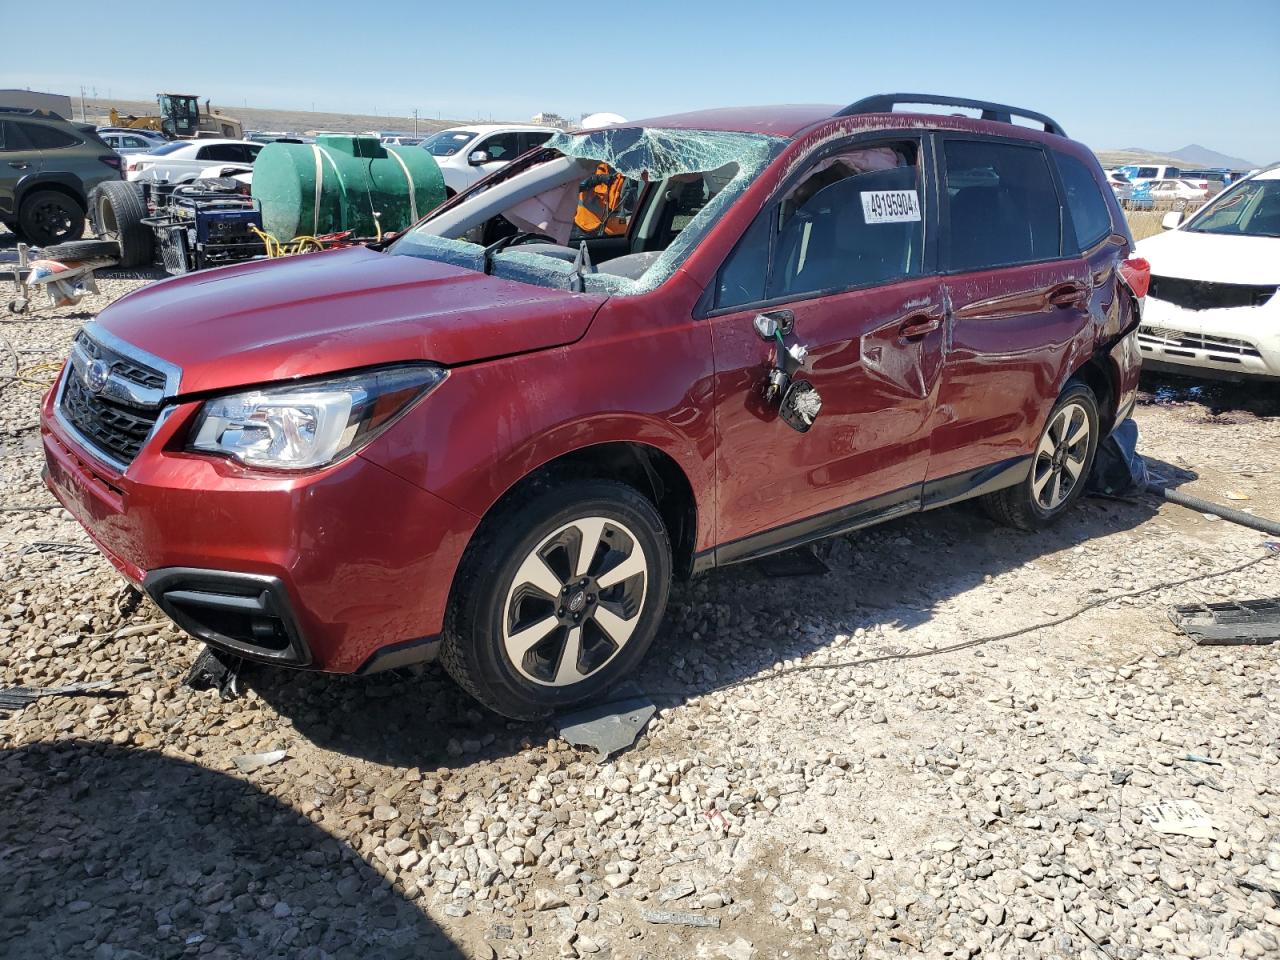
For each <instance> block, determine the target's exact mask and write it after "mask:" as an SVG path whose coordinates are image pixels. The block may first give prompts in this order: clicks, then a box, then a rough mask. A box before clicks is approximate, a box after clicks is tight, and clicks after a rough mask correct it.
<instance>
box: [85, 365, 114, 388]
mask: <svg viewBox="0 0 1280 960" xmlns="http://www.w3.org/2000/svg"><path fill="white" fill-rule="evenodd" d="M109 376H111V364H109V363H107V361H105V360H95V361H93V363H91V364H89V369H87V370H86V371H85V372H84V385H85V386H86V387H88V388H89V390H90V392H92V393H101V392H102V391H103V390H104V389H105V388H106V386H107V378H108V377H109Z"/></svg>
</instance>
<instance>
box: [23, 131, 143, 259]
mask: <svg viewBox="0 0 1280 960" xmlns="http://www.w3.org/2000/svg"><path fill="white" fill-rule="evenodd" d="M120 164H121V160H120V157H119V156H117V155H116V153H115V152H114V151H113V150H112V149H111V148H110V147H108V146H107V145H106V144H105V143H103V142H102V139H101V138H100V137H99V136H98V134H97V133H96V132H95V131H94V129H93V127H91V126H89V125H88V124H83V123H72V122H71V121H68V120H63V119H61V118H60V117H57V116H56V115H49V114H45V113H42V112H39V111H35V110H20V109H15V108H0V223H3V224H4V225H5V226H6V227H7V228H8V229H9V230H10V231H12V232H14V233H16V234H17V235H18V236H19V237H20V238H22V239H25V240H27V241H29V242H30V243H33V244H36V245H37V246H48V245H49V244H53V243H61V242H64V241H67V240H77V239H79V238H80V236H81V235H82V234H83V233H84V223H85V210H86V209H87V205H88V196H89V193H90V192H91V191H92V190H93V188H94V187H96V186H97V185H98V184H100V183H102V182H103V181H106V180H119V179H120Z"/></svg>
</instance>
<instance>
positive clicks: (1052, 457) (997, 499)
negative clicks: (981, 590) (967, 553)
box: [982, 382, 1099, 530]
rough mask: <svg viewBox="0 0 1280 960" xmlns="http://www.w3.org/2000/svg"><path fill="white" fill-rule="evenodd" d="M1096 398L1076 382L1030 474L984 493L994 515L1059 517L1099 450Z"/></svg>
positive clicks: (1009, 520) (1039, 519)
mask: <svg viewBox="0 0 1280 960" xmlns="http://www.w3.org/2000/svg"><path fill="white" fill-rule="evenodd" d="M1098 423H1099V417H1098V401H1097V398H1096V397H1094V395H1093V391H1092V390H1090V389H1089V388H1088V387H1087V386H1086V385H1085V384H1083V383H1079V382H1072V383H1070V384H1068V385H1067V389H1065V390H1064V391H1063V392H1062V396H1060V397H1059V398H1058V402H1057V403H1056V404H1054V407H1053V410H1052V411H1050V413H1049V418H1048V420H1047V421H1046V423H1045V427H1044V431H1043V432H1042V433H1041V434H1040V439H1039V441H1037V443H1036V449H1035V453H1034V454H1033V455H1032V458H1031V471H1030V473H1029V474H1028V475H1027V479H1026V480H1024V481H1022V482H1021V483H1019V484H1018V485H1017V486H1014V487H1006V488H1005V489H1004V490H998V491H996V492H995V493H991V494H988V495H987V496H985V497H983V498H982V502H983V506H984V507H985V508H986V510H987V513H989V514H990V515H991V516H992V517H993V518H994V519H995V520H997V521H999V522H1000V523H1003V524H1006V525H1008V526H1011V527H1017V528H1019V529H1021V530H1040V529H1043V528H1044V527H1047V526H1049V525H1050V524H1052V523H1056V522H1057V521H1058V520H1059V519H1061V517H1062V515H1063V514H1065V513H1066V512H1067V511H1068V510H1069V509H1070V508H1071V506H1072V504H1074V503H1075V502H1076V501H1077V500H1078V499H1080V496H1081V494H1083V493H1084V487H1085V483H1086V482H1087V481H1088V479H1089V471H1090V470H1092V469H1093V458H1094V455H1095V454H1096V453H1097V452H1098V439H1099V437H1098Z"/></svg>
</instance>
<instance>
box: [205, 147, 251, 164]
mask: <svg viewBox="0 0 1280 960" xmlns="http://www.w3.org/2000/svg"><path fill="white" fill-rule="evenodd" d="M200 159H201V160H214V161H217V162H218V163H239V162H241V161H243V160H244V153H243V152H242V151H241V149H240V145H239V144H238V143H215V144H214V145H213V146H209V147H201V148H200Z"/></svg>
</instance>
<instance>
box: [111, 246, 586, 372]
mask: <svg viewBox="0 0 1280 960" xmlns="http://www.w3.org/2000/svg"><path fill="white" fill-rule="evenodd" d="M606 299H607V297H604V296H601V295H598V294H581V293H571V292H568V291H565V290H555V289H551V288H545V287H537V286H533V285H531V284H527V283H519V282H516V281H514V280H506V279H502V278H499V277H492V276H486V275H485V274H483V273H478V272H476V271H474V270H467V269H465V268H462V267H456V266H451V265H449V264H444V263H439V262H436V261H432V260H423V259H419V258H417V257H409V256H395V255H390V254H385V253H379V252H376V251H373V250H370V249H368V248H366V247H355V248H347V249H343V250H335V251H330V252H326V253H314V254H308V255H305V256H298V257H288V258H285V259H281V260H273V261H267V262H258V263H253V264H243V265H240V266H234V267H225V268H222V269H219V270H210V271H206V272H201V273H194V274H188V275H186V276H183V277H178V278H174V279H172V280H166V281H162V282H161V283H157V284H153V285H152V286H149V287H144V288H143V289H141V290H137V291H135V292H133V293H131V294H129V295H128V296H125V297H123V298H121V299H120V300H117V301H116V302H115V303H114V304H112V305H111V306H110V307H108V308H107V309H105V310H104V311H102V313H101V314H99V316H98V320H97V323H98V324H99V325H100V326H101V327H102V328H104V329H105V330H107V331H108V332H109V333H112V334H115V335H116V336H117V337H119V338H121V339H122V340H124V341H126V342H128V343H131V344H134V345H135V346H137V347H140V348H142V349H143V350H146V351H147V352H148V353H151V354H154V355H155V356H157V357H160V358H161V359H163V360H167V361H169V362H170V363H174V364H176V365H177V366H179V367H180V368H181V369H182V380H181V385H180V392H181V393H183V394H188V393H196V392H200V391H207V390H219V389H225V388H228V387H238V386H243V385H246V384H258V383H267V382H271V381H277V380H289V379H293V378H297V377H308V376H316V375H321V374H327V373H333V372H336V371H342V370H351V369H355V368H358V367H365V366H373V365H376V364H383V363H395V362H403V361H410V360H430V361H434V362H436V363H441V364H445V365H451V364H459V363H467V362H470V361H475V360H485V359H489V358H492V357H499V356H507V355H510V354H516V353H525V352H528V351H531V350H539V349H545V348H548V347H555V346H560V345H562V344H565V343H571V342H573V341H574V340H577V339H579V338H580V337H581V336H582V335H583V334H584V333H586V330H587V327H588V326H589V325H590V323H591V318H592V317H593V316H594V315H595V312H596V311H597V310H598V309H599V308H600V305H601V304H602V303H604V301H605V300H606Z"/></svg>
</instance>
